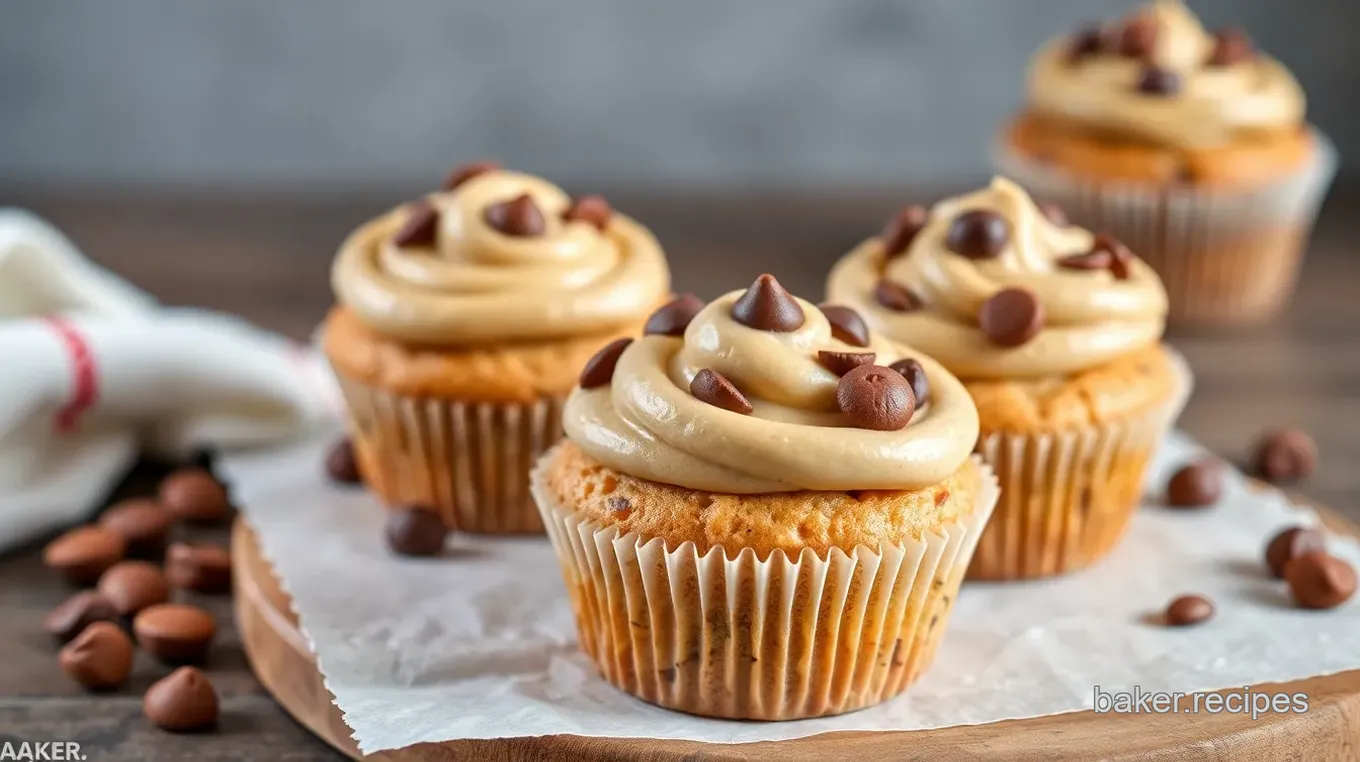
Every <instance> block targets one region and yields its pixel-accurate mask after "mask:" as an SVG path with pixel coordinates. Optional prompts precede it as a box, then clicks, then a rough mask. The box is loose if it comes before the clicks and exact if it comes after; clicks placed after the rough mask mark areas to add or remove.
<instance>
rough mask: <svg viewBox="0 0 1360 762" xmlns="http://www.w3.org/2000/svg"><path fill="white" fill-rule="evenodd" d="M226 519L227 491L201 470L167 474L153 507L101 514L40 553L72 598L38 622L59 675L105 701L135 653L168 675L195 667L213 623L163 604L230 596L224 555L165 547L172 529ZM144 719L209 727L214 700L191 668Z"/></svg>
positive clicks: (144, 501) (125, 504)
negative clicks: (54, 647) (72, 588)
mask: <svg viewBox="0 0 1360 762" xmlns="http://www.w3.org/2000/svg"><path fill="white" fill-rule="evenodd" d="M232 515H233V510H232V507H231V503H230V500H229V499H228V496H227V491H226V488H225V487H223V486H222V484H221V483H220V482H218V481H217V479H216V478H214V477H213V475H212V474H211V473H209V472H208V471H207V470H205V469H202V468H186V469H182V470H180V471H176V472H174V473H172V474H171V475H170V476H168V477H167V478H166V479H165V480H163V481H162V482H161V484H160V489H159V490H158V492H157V496H156V497H155V498H131V499H128V500H123V501H121V502H119V503H116V504H114V505H112V506H110V507H109V508H108V509H107V510H105V511H104V512H103V514H102V515H100V517H99V518H98V520H97V521H96V522H95V523H94V524H91V525H89V526H83V527H77V528H75V529H72V530H70V531H68V532H66V533H65V534H63V535H61V536H60V537H58V538H56V539H55V540H53V541H52V542H50V543H49V544H48V545H47V547H46V548H44V549H43V563H44V564H45V565H46V566H47V567H48V568H50V569H52V570H53V571H55V572H58V573H60V574H61V575H63V576H64V577H65V578H66V580H67V581H68V582H69V583H71V584H73V585H76V586H79V587H86V588H90V587H92V588H93V589H86V590H81V591H79V592H77V593H75V594H73V595H72V596H71V597H70V598H67V599H66V600H65V601H64V602H62V603H61V604H60V605H58V606H57V607H56V608H55V609H53V610H52V611H51V613H49V614H48V615H47V618H46V619H45V620H44V622H43V629H44V630H46V631H47V633H48V634H49V635H51V636H52V637H53V639H55V640H56V642H57V643H59V644H61V647H60V650H59V651H58V653H57V663H58V665H59V666H60V667H61V670H62V671H63V672H65V673H66V674H67V675H69V676H70V677H71V679H72V680H75V681H76V682H77V683H79V684H80V685H82V686H84V687H85V688H87V689H89V690H92V691H113V690H117V689H119V688H121V687H122V686H124V685H126V684H127V682H128V678H129V677H130V676H131V675H132V671H133V664H134V661H135V654H136V649H137V648H138V647H140V648H141V649H142V650H143V651H145V652H146V653H147V654H149V655H151V656H152V657H154V658H155V659H156V660H157V661H159V662H161V663H163V664H167V665H175V666H180V665H192V664H201V663H203V662H204V661H205V660H206V659H207V658H208V655H209V652H210V650H211V646H212V642H213V637H214V635H215V634H216V630H217V623H216V622H215V621H214V619H213V616H212V614H210V613H208V612H207V611H205V610H204V609H202V608H200V607H198V606H195V605H192V604H189V603H179V602H172V600H171V599H172V597H175V596H176V595H177V594H178V595H184V594H186V593H205V594H211V593H226V592H229V591H230V590H231V554H230V553H229V552H228V551H227V549H226V548H224V547H221V546H218V545H210V544H203V543H191V542H182V541H175V540H173V539H172V538H173V536H174V534H175V531H176V527H177V526H179V525H208V526H210V525H221V524H225V523H227V522H229V521H230V520H231V517H232ZM144 711H145V714H146V717H147V719H149V720H150V721H151V722H152V723H153V724H155V725H156V726H157V727H160V728H163V729H165V730H170V731H176V732H179V731H191V730H201V729H204V728H209V727H212V726H213V725H215V724H216V722H217V712H218V707H217V693H216V691H215V690H214V688H213V686H212V682H211V681H210V680H209V679H208V677H207V675H205V674H204V673H203V672H202V671H201V670H199V669H198V668H196V667H193V666H180V668H179V669H177V670H176V671H174V672H172V673H171V674H169V675H168V676H167V677H164V678H162V679H161V680H159V681H158V682H156V683H155V684H153V685H152V686H151V687H150V688H149V689H148V690H147V692H146V697H145V701H144Z"/></svg>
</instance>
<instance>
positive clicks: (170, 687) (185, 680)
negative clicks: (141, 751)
mask: <svg viewBox="0 0 1360 762" xmlns="http://www.w3.org/2000/svg"><path fill="white" fill-rule="evenodd" d="M142 713H143V714H145V715H146V718H147V719H148V720H150V721H151V723H152V724H153V725H155V726H156V727H158V728H160V729H161V730H168V731H170V732H172V733H186V732H190V731H194V730H206V729H208V728H211V727H213V726H214V725H216V724H217V713H218V703H217V691H216V690H215V689H214V688H213V685H212V682H211V681H209V680H208V676H207V675H205V674H203V672H201V671H200V670H198V669H196V668H194V667H180V668H179V669H177V670H175V671H174V672H171V673H170V674H169V675H166V676H165V677H163V678H161V679H160V680H157V681H156V682H154V683H152V684H151V687H150V688H148V689H147V690H146V696H144V697H143V698H142Z"/></svg>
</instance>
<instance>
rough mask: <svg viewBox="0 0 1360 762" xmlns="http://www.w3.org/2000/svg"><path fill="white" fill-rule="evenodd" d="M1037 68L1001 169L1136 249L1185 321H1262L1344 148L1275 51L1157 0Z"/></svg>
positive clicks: (1048, 55) (1076, 38)
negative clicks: (1314, 119) (1311, 117)
mask: <svg viewBox="0 0 1360 762" xmlns="http://www.w3.org/2000/svg"><path fill="white" fill-rule="evenodd" d="M1028 80H1029V81H1028V93H1027V96H1028V102H1027V104H1026V106H1025V108H1024V110H1023V111H1021V113H1020V114H1019V115H1018V116H1017V117H1016V118H1015V119H1013V120H1012V121H1011V122H1010V124H1008V125H1007V126H1006V128H1005V130H1004V132H1003V134H1002V136H1001V139H1000V141H999V142H998V144H997V146H996V155H995V159H996V164H997V166H998V167H999V169H1000V171H1001V173H1002V174H1005V175H1008V176H1010V177H1012V178H1014V179H1015V180H1017V181H1019V182H1020V183H1021V184H1022V185H1024V186H1025V187H1026V188H1028V189H1029V190H1030V191H1031V192H1033V193H1034V194H1035V195H1036V196H1037V197H1039V198H1041V199H1045V200H1048V201H1055V202H1057V203H1059V204H1061V205H1062V206H1063V207H1064V208H1065V209H1066V210H1067V212H1068V213H1069V214H1071V215H1072V219H1073V221H1074V222H1077V223H1079V224H1081V225H1084V226H1086V227H1088V228H1091V229H1094V230H1100V231H1107V232H1109V233H1111V234H1113V235H1115V236H1116V237H1118V238H1119V239H1120V240H1121V241H1123V242H1124V243H1125V244H1126V245H1128V246H1129V247H1130V248H1131V249H1133V250H1134V251H1136V252H1138V254H1139V256H1141V257H1142V258H1143V259H1144V260H1145V261H1146V262H1147V263H1148V264H1149V265H1151V266H1152V267H1153V268H1154V269H1155V270H1156V271H1157V272H1158V273H1159V274H1160V275H1161V277H1162V280H1163V281H1164V283H1165V284H1166V290H1167V295H1168V298H1169V303H1170V318H1171V320H1172V321H1174V322H1184V323H1200V324H1245V323H1253V322H1258V321H1262V320H1265V319H1268V318H1270V317H1272V316H1273V315H1275V314H1276V313H1278V312H1279V311H1280V310H1281V309H1282V308H1283V307H1284V306H1285V305H1286V304H1287V302H1288V300H1289V297H1290V295H1291V294H1292V292H1293V288H1294V283H1295V280H1296V277H1297V274H1298V270H1299V266H1300V260H1301V258H1302V256H1303V251H1304V249H1305V247H1306V245H1307V241H1308V237H1309V234H1310V233H1311V230H1312V226H1313V220H1314V218H1315V216H1316V213H1317V209H1318V207H1319V206H1320V204H1321V201H1322V198H1323V196H1324V195H1325V192H1326V189H1327V187H1328V185H1329V184H1330V183H1331V179H1332V177H1333V175H1334V174H1335V170H1336V165H1337V159H1336V155H1335V150H1334V149H1333V147H1332V145H1331V143H1330V142H1329V141H1328V140H1327V138H1326V137H1324V136H1323V135H1322V134H1321V133H1319V132H1318V131H1317V130H1316V129H1313V128H1312V127H1310V126H1309V125H1308V123H1307V122H1306V120H1305V116H1304V94H1303V91H1302V89H1301V88H1300V87H1299V83H1298V82H1297V81H1296V80H1295V79H1294V77H1293V75H1292V74H1290V72H1289V71H1288V70H1287V69H1286V68H1285V67H1284V66H1283V65H1281V64H1280V62H1279V61H1277V60H1275V59H1273V58H1271V57H1269V56H1267V55H1265V54H1264V53H1261V52H1260V51H1258V50H1256V49H1255V47H1254V46H1253V44H1252V41H1251V39H1250V38H1249V37H1248V36H1247V35H1246V33H1244V32H1242V31H1241V30H1237V29H1226V30H1221V31H1218V32H1213V33H1211V32H1208V31H1206V30H1205V29H1204V27H1203V26H1202V25H1201V24H1200V21H1199V19H1198V18H1196V17H1195V15H1194V14H1193V13H1191V11H1190V10H1189V9H1188V8H1186V7H1185V6H1184V5H1183V4H1182V3H1180V2H1178V1H1177V0H1158V1H1157V2H1154V3H1152V4H1150V5H1148V6H1145V7H1143V8H1140V9H1139V10H1138V11H1136V12H1135V13H1134V14H1133V15H1131V16H1129V17H1128V18H1126V19H1124V20H1122V21H1119V22H1116V23H1111V24H1105V25H1100V26H1092V27H1088V28H1084V29H1081V30H1079V31H1077V32H1075V33H1073V34H1068V35H1064V36H1062V37H1059V38H1057V39H1054V40H1052V41H1051V42H1049V43H1048V44H1047V45H1045V46H1044V47H1043V48H1042V49H1041V50H1040V51H1039V52H1038V54H1037V55H1036V56H1035V58H1034V60H1033V62H1032V63H1031V66H1030V70H1029V78H1028Z"/></svg>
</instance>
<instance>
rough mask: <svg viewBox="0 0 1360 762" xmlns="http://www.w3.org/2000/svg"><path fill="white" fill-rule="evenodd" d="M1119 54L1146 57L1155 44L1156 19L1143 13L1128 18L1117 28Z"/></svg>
mask: <svg viewBox="0 0 1360 762" xmlns="http://www.w3.org/2000/svg"><path fill="white" fill-rule="evenodd" d="M1117 43H1118V49H1119V55H1121V56H1124V57H1125V58H1147V57H1148V56H1151V55H1152V50H1153V48H1154V47H1156V45H1157V19H1155V18H1153V17H1152V16H1149V15H1146V14H1143V15H1139V16H1136V17H1134V18H1132V19H1129V21H1128V22H1127V23H1125V24H1124V26H1123V28H1122V29H1120V30H1119V36H1118V38H1117Z"/></svg>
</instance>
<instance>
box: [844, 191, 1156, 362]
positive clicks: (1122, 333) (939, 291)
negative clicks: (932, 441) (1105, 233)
mask: <svg viewBox="0 0 1360 762" xmlns="http://www.w3.org/2000/svg"><path fill="white" fill-rule="evenodd" d="M970 212H973V213H976V212H982V213H991V214H992V215H995V217H999V218H1000V219H1001V220H1004V227H1002V230H1003V231H1004V232H1003V233H1000V234H998V235H999V236H1004V237H999V238H998V239H997V240H996V242H995V243H996V247H995V250H994V251H990V252H987V254H986V255H985V256H980V257H977V256H975V257H969V256H964V255H963V254H959V253H956V252H955V251H953V250H951V247H950V244H951V238H950V237H951V230H954V231H955V232H957V226H958V225H959V224H961V223H962V222H964V221H965V220H964V218H966V217H968V216H969V213H970ZM995 217H994V218H995ZM994 218H993V219H994ZM1111 243H1112V245H1113V246H1115V247H1117V248H1119V249H1120V250H1121V252H1120V253H1121V254H1122V258H1121V261H1120V262H1119V263H1118V265H1119V268H1122V271H1121V270H1119V269H1116V268H1114V267H1109V266H1096V267H1090V266H1087V267H1069V266H1065V261H1067V262H1071V261H1072V260H1073V259H1074V258H1076V259H1078V263H1077V264H1082V262H1081V260H1082V259H1083V255H1086V257H1089V258H1090V259H1088V260H1087V261H1094V262H1099V261H1101V260H1099V259H1097V258H1098V257H1109V259H1110V264H1115V263H1114V261H1113V260H1114V257H1113V256H1112V254H1113V253H1115V252H1108V251H1100V250H1099V249H1098V238H1097V236H1094V235H1092V234H1091V233H1090V232H1089V231H1087V230H1083V229H1081V228H1078V227H1074V226H1068V225H1060V224H1056V223H1054V222H1052V221H1050V220H1049V219H1048V217H1047V216H1045V214H1044V213H1043V211H1041V210H1040V208H1039V207H1038V206H1037V205H1036V204H1035V203H1034V201H1033V200H1031V199H1030V197H1029V195H1028V194H1026V193H1025V191H1024V190H1022V189H1021V188H1020V187H1019V186H1018V185H1016V184H1015V183H1013V182H1011V181H1009V180H1006V179H1004V178H996V179H994V180H992V183H991V185H990V186H989V187H987V188H985V189H983V190H980V191H977V192H975V193H971V194H968V195H965V196H960V197H957V198H952V199H946V200H944V201H941V202H939V203H938V204H936V205H935V206H934V208H932V209H931V210H930V213H929V217H928V218H927V219H925V220H924V222H923V226H922V227H921V228H920V230H919V231H917V232H916V234H915V236H914V238H912V239H911V242H910V246H909V247H908V248H907V249H906V250H905V251H904V252H901V253H894V256H888V252H887V251H886V250H885V245H884V241H883V240H882V239H881V238H871V239H869V240H867V241H865V242H864V243H862V244H860V245H859V246H857V247H856V248H855V249H854V250H853V251H852V252H850V254H848V255H846V256H845V257H844V258H843V259H842V260H841V261H840V262H838V263H837V264H836V266H835V268H833V270H832V272H831V276H830V279H829V282H828V286H827V289H828V293H829V295H830V298H831V299H832V300H833V301H836V302H839V303H842V304H848V305H850V306H852V307H855V308H856V309H858V310H860V311H861V312H862V313H863V314H864V316H865V319H866V321H868V322H869V324H870V325H872V326H874V327H876V328H878V329H879V330H882V331H883V332H885V333H887V334H888V335H889V336H892V337H893V338H895V339H897V340H899V341H904V342H909V343H910V344H911V345H912V346H915V347H918V348H920V349H921V351H923V352H926V353H927V354H929V355H930V356H932V357H934V358H936V359H938V360H939V361H940V362H941V363H943V364H944V366H945V367H946V368H948V369H949V370H950V371H951V372H953V373H956V374H958V376H959V377H961V378H965V379H970V378H1035V377H1043V376H1054V375H1065V374H1069V373H1073V372H1076V371H1080V370H1083V369H1086V368H1091V367H1095V366H1097V365H1101V364H1103V363H1106V362H1109V361H1111V360H1114V359H1116V358H1118V357H1121V356H1123V355H1126V354H1129V353H1131V352H1134V351H1136V350H1138V349H1139V348H1141V347H1144V346H1147V345H1150V344H1153V343H1155V342H1157V341H1158V340H1159V339H1160V338H1161V335H1162V331H1163V329H1164V328H1165V322H1166V310H1167V302H1166V291H1165V290H1164V289H1163V288H1162V283H1161V280H1159V279H1158V277H1157V275H1156V273H1154V272H1153V271H1152V269H1151V268H1150V267H1148V266H1147V265H1146V264H1144V263H1143V262H1142V261H1141V260H1138V259H1137V258H1135V257H1133V256H1132V255H1131V254H1128V252H1127V250H1126V249H1123V247H1122V246H1119V245H1118V244H1117V242H1111ZM955 248H958V244H957V243H955ZM884 281H886V282H888V283H891V284H898V285H899V286H902V287H905V288H906V289H907V290H908V291H909V292H910V293H911V294H912V295H914V297H915V298H914V299H913V303H912V304H910V305H903V304H900V303H898V304H893V303H892V302H891V300H888V299H885V298H884V297H883V295H882V293H883V292H882V285H883V284H884ZM1008 289H1021V290H1023V291H1025V292H1027V293H1028V294H1031V295H1032V296H1033V297H1034V301H1035V302H1036V303H1037V305H1038V307H1039V310H1040V311H1041V315H1042V319H1041V324H1040V325H1039V326H1038V330H1037V333H1035V334H1034V335H1033V336H1032V337H1026V340H1024V341H1023V343H1020V344H1019V345H1018V346H1006V345H1002V344H999V343H998V342H997V341H996V340H995V337H989V335H988V332H987V331H986V330H984V327H983V326H982V325H980V320H979V318H980V312H981V311H982V309H983V307H984V305H985V304H986V303H987V302H988V300H989V299H991V298H992V297H994V296H995V295H997V294H998V293H999V292H1002V291H1003V290H1008Z"/></svg>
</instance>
